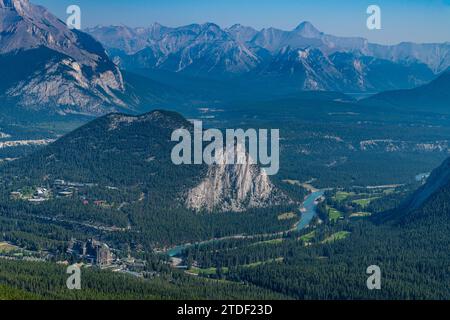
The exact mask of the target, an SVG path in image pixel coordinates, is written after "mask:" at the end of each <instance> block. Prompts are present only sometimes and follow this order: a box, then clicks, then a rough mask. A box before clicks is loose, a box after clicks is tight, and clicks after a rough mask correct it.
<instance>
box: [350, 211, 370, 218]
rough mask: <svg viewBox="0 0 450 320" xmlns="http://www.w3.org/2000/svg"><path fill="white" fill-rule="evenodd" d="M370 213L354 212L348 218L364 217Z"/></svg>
mask: <svg viewBox="0 0 450 320" xmlns="http://www.w3.org/2000/svg"><path fill="white" fill-rule="evenodd" d="M371 215H372V213H370V212H355V213H352V214H351V215H350V218H365V217H370V216H371Z"/></svg>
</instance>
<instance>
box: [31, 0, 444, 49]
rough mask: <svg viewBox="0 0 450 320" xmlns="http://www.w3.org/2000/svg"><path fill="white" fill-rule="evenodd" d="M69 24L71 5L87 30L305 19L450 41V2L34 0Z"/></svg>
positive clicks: (381, 36) (329, 29)
mask: <svg viewBox="0 0 450 320" xmlns="http://www.w3.org/2000/svg"><path fill="white" fill-rule="evenodd" d="M31 2H34V3H37V4H42V5H44V6H46V7H47V8H49V9H50V11H52V12H53V13H54V14H56V15H57V16H59V17H60V18H62V19H63V20H65V19H66V18H65V17H66V16H67V15H66V13H65V12H66V8H67V6H68V5H71V4H77V5H79V6H80V7H81V10H82V27H88V26H95V25H111V24H114V25H120V24H124V25H128V26H148V25H150V24H151V23H153V22H159V23H161V24H163V25H167V26H180V25H185V24H190V23H203V22H214V23H217V24H218V25H220V26H222V27H228V26H231V25H232V24H235V23H240V24H243V25H249V26H252V27H254V28H257V29H261V28H264V27H271V26H272V27H276V28H280V29H286V30H290V29H293V28H294V27H296V26H297V25H298V24H299V23H300V22H301V21H305V20H307V21H310V22H312V23H313V24H314V25H315V26H316V27H317V28H318V29H319V30H321V31H323V32H325V33H330V34H334V35H340V36H362V37H365V38H368V39H369V40H370V41H371V42H377V43H398V42H401V41H414V42H444V41H450V0H371V1H366V0H31ZM371 4H376V5H378V6H380V7H381V14H382V16H381V17H382V30H372V31H370V30H368V29H367V27H366V20H367V17H368V15H367V14H366V9H367V7H368V6H369V5H371Z"/></svg>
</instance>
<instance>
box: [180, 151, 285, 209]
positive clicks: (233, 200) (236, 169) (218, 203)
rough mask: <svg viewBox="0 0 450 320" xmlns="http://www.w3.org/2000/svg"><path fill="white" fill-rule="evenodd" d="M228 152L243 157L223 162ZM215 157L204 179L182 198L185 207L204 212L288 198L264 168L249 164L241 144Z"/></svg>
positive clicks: (257, 206)
mask: <svg viewBox="0 0 450 320" xmlns="http://www.w3.org/2000/svg"><path fill="white" fill-rule="evenodd" d="M230 152H233V153H234V155H236V158H237V159H239V158H240V159H245V161H243V163H242V164H235V165H229V164H226V161H225V160H226V159H227V157H228V155H229V153H230ZM216 160H217V164H215V165H211V166H209V168H208V171H207V174H206V176H205V177H204V179H203V180H202V181H201V182H200V183H199V184H198V185H197V186H196V187H195V188H192V189H191V190H189V192H188V194H187V197H186V202H185V203H186V206H187V207H188V208H190V209H192V210H196V211H206V212H215V211H219V212H227V211H233V212H242V211H245V210H246V209H248V208H261V207H269V206H274V205H279V204H281V203H286V202H288V201H289V199H288V198H287V197H286V196H285V195H284V194H283V193H282V192H281V191H280V190H278V189H277V188H276V187H275V186H274V185H273V184H272V182H271V181H270V179H269V176H268V175H267V174H266V173H265V172H264V170H261V169H260V168H259V167H258V166H257V165H254V164H252V163H253V162H252V161H250V156H249V155H248V154H247V153H246V152H245V148H244V147H242V146H241V145H237V146H236V148H235V149H234V150H226V151H224V152H223V153H221V154H219V155H217V159H216Z"/></svg>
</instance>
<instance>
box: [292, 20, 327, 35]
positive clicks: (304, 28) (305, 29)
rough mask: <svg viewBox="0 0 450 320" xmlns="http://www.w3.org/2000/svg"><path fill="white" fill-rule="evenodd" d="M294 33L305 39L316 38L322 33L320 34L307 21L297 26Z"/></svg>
mask: <svg viewBox="0 0 450 320" xmlns="http://www.w3.org/2000/svg"><path fill="white" fill-rule="evenodd" d="M294 31H295V32H296V33H297V34H298V35H300V36H302V37H305V38H317V37H319V36H321V35H322V32H320V31H319V30H318V29H317V28H316V27H314V25H313V24H312V23H311V22H309V21H304V22H302V23H300V24H299V25H298V27H297V28H295V29H294Z"/></svg>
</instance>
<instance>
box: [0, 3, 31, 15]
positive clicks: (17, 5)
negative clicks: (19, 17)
mask: <svg viewBox="0 0 450 320" xmlns="http://www.w3.org/2000/svg"><path fill="white" fill-rule="evenodd" d="M29 7H30V2H29V1H28V0H0V8H2V9H13V10H15V11H17V12H19V13H24V12H25V11H26V10H27V9H29Z"/></svg>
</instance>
